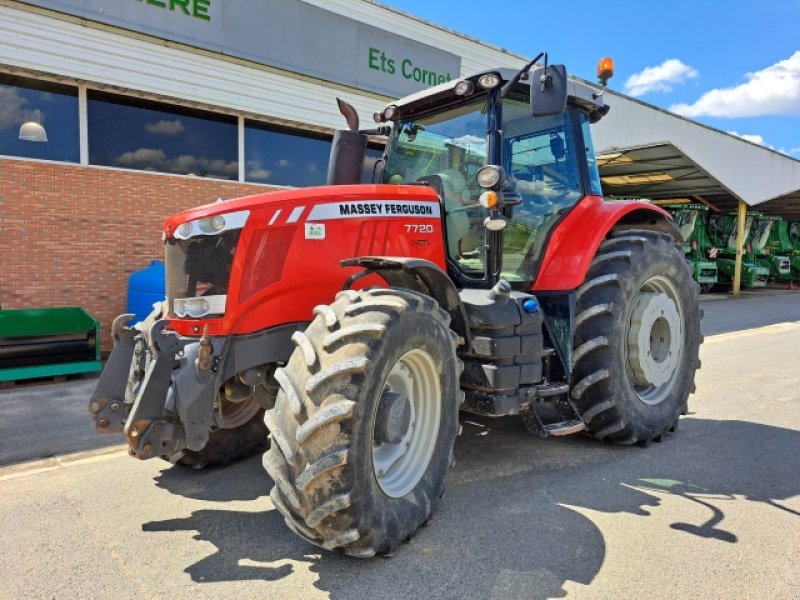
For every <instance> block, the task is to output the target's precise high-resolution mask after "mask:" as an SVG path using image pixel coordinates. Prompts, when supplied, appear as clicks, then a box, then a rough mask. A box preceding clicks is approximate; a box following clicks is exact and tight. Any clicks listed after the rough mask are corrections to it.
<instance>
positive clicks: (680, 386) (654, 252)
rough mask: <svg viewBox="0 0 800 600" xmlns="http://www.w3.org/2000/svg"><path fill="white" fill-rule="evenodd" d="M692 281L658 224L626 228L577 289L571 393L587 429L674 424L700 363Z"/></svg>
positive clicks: (627, 434)
mask: <svg viewBox="0 0 800 600" xmlns="http://www.w3.org/2000/svg"><path fill="white" fill-rule="evenodd" d="M697 294H698V285H697V284H696V283H695V281H694V280H693V279H692V274H691V269H690V267H689V266H688V265H687V263H686V262H685V260H684V259H683V252H682V248H679V247H678V246H676V244H675V241H674V240H673V238H672V237H671V236H669V235H667V234H664V233H658V232H654V231H646V230H626V231H621V232H618V233H615V234H612V237H611V238H610V239H607V240H606V241H604V242H603V243H602V244H601V245H600V248H599V250H598V252H597V255H596V256H595V258H594V260H593V261H592V264H591V266H590V268H589V272H588V274H587V276H586V281H585V282H584V284H583V285H582V286H581V287H580V288H579V289H578V292H577V307H576V319H575V336H574V352H573V370H572V381H571V388H572V392H571V393H572V397H573V399H574V401H575V405H576V407H577V409H578V411H579V412H580V414H581V416H582V418H583V420H584V423H585V424H586V427H587V433H589V434H590V435H592V436H593V437H595V438H597V439H600V440H607V441H610V442H614V443H616V444H623V445H627V444H635V443H644V444H647V443H649V442H650V441H652V440H660V439H661V436H662V435H663V434H664V432H666V431H674V429H675V428H676V427H677V424H678V417H679V416H680V415H681V414H685V413H686V410H687V400H688V397H689V394H690V393H692V392H693V391H694V374H695V370H696V369H697V368H698V367H699V364H700V361H699V360H698V349H699V345H700V343H701V341H702V336H701V335H700V310H699V308H698V302H697Z"/></svg>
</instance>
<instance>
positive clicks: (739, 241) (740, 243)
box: [733, 200, 747, 298]
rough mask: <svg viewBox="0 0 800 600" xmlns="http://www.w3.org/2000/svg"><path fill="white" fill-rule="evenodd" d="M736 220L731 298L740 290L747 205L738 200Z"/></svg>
mask: <svg viewBox="0 0 800 600" xmlns="http://www.w3.org/2000/svg"><path fill="white" fill-rule="evenodd" d="M737 214H738V219H736V225H737V231H736V265H735V267H734V271H733V297H734V298H735V297H737V296H738V295H739V293H740V292H741V288H742V252H743V251H744V242H745V240H744V220H745V218H746V216H747V205H746V204H745V203H744V202H743V201H742V200H739V210H738V213H737Z"/></svg>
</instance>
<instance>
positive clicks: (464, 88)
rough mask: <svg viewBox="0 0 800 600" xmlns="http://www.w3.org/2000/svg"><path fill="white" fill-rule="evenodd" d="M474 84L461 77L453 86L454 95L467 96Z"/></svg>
mask: <svg viewBox="0 0 800 600" xmlns="http://www.w3.org/2000/svg"><path fill="white" fill-rule="evenodd" d="M474 89H475V86H474V85H472V82H471V81H467V80H466V79H462V80H461V81H459V82H458V83H456V85H455V86H454V87H453V92H454V93H455V95H456V96H469V95H470V94H472V92H473V90H474Z"/></svg>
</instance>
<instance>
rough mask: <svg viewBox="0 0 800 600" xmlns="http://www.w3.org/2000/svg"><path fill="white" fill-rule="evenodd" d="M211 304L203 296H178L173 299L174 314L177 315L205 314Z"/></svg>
mask: <svg viewBox="0 0 800 600" xmlns="http://www.w3.org/2000/svg"><path fill="white" fill-rule="evenodd" d="M209 310H211V304H209V303H208V300H206V299H205V298H179V299H177V300H175V314H176V315H178V316H179V317H192V318H195V319H196V318H198V317H202V316H203V315H207V314H208V311H209Z"/></svg>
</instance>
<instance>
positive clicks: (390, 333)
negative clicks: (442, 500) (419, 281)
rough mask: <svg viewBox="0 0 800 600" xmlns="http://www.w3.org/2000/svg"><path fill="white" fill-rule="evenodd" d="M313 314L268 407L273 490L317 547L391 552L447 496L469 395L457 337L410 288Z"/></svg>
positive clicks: (365, 295)
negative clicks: (462, 381)
mask: <svg viewBox="0 0 800 600" xmlns="http://www.w3.org/2000/svg"><path fill="white" fill-rule="evenodd" d="M314 312H315V318H314V320H313V321H312V323H311V324H310V325H309V327H308V328H307V329H306V331H305V332H304V333H296V334H295V335H294V336H293V338H292V339H293V341H294V343H295V345H296V346H297V348H296V349H295V351H294V353H293V354H292V356H291V358H290V360H289V363H288V364H287V365H286V367H285V368H283V369H279V370H278V371H277V372H276V375H275V376H276V379H277V380H278V383H279V384H280V386H281V390H280V391H279V393H278V397H277V400H276V403H275V408H274V409H272V410H269V411H267V413H266V416H265V421H266V424H267V427H268V428H269V430H270V433H271V437H272V445H271V448H270V450H269V451H268V452H267V453H266V454H265V455H264V467H265V468H266V470H267V472H268V473H269V475H270V477H272V479H273V481H274V482H275V487H274V488H273V489H272V492H271V493H270V497H271V498H272V501H273V503H274V505H275V507H276V508H277V509H278V510H279V511H280V512H281V513H282V514H283V516H284V517H285V519H286V523H287V525H288V526H289V528H290V529H292V530H293V531H294V532H295V533H297V534H298V535H300V536H301V537H303V538H305V539H306V540H308V541H309V542H311V543H313V544H316V545H318V546H321V547H322V548H325V549H327V550H334V549H340V550H342V551H343V552H344V553H345V554H349V555H351V556H373V555H375V554H392V553H394V551H395V549H396V548H397V546H398V545H399V544H400V543H401V542H403V541H404V540H406V539H408V538H410V537H411V536H413V535H414V533H415V532H416V531H417V529H418V528H419V527H420V526H421V525H422V524H424V523H425V522H427V520H428V519H429V518H430V516H431V513H432V511H433V509H434V506H435V504H436V502H437V500H438V499H439V497H440V496H442V494H443V493H444V480H445V475H446V473H447V470H448V468H449V467H450V465H451V464H452V452H453V444H454V441H455V438H456V435H457V432H458V406H459V400H460V393H461V392H460V390H459V386H458V382H459V376H460V372H461V363H460V361H459V360H458V358H457V357H456V341H455V340H456V336H455V334H454V333H453V332H452V331H450V329H449V326H448V325H449V316H448V314H447V313H446V312H445V311H443V310H441V309H440V308H439V306H438V305H437V304H436V302H435V301H434V300H433V299H432V298H430V297H428V296H423V295H421V294H416V293H413V292H410V291H406V290H398V289H373V290H368V291H361V292H356V291H345V292H341V293H340V294H339V295H338V296H337V299H336V301H335V302H334V303H333V304H332V305H330V306H319V307H317V308H316V309H315V311H314Z"/></svg>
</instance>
